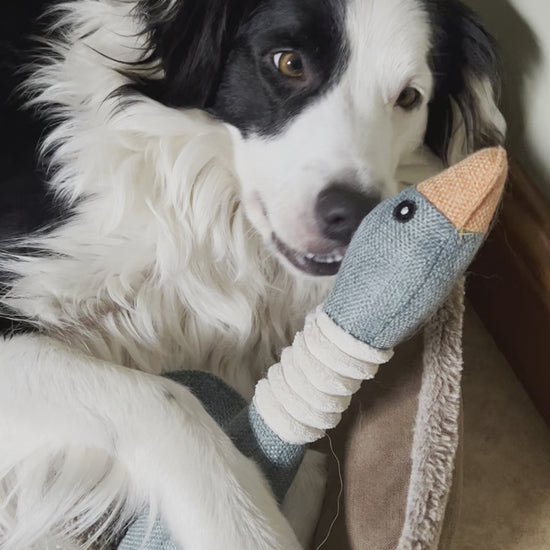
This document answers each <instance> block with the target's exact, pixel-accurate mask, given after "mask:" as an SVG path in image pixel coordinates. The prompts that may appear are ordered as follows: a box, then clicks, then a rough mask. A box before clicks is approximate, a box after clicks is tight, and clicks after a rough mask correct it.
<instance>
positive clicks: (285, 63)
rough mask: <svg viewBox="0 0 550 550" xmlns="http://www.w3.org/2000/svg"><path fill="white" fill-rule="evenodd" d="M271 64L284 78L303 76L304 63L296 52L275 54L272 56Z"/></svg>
mask: <svg viewBox="0 0 550 550" xmlns="http://www.w3.org/2000/svg"><path fill="white" fill-rule="evenodd" d="M273 64H274V65H275V67H277V69H278V71H279V72H281V73H283V74H284V75H285V76H289V77H291V78H300V77H302V76H304V61H303V59H302V56H301V55H300V54H299V53H298V52H293V51H289V52H277V53H276V54H275V55H274V56H273Z"/></svg>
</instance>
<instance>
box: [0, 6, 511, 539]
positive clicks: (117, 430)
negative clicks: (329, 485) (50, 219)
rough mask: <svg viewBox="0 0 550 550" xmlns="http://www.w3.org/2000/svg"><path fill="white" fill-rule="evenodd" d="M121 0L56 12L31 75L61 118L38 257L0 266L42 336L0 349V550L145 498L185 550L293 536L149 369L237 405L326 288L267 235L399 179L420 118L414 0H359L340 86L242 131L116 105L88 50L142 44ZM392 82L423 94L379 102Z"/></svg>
mask: <svg viewBox="0 0 550 550" xmlns="http://www.w3.org/2000/svg"><path fill="white" fill-rule="evenodd" d="M132 6H133V4H132V2H129V1H128V2H115V1H108V0H102V1H92V0H80V1H78V2H76V3H74V4H67V5H66V6H62V7H61V8H60V9H59V12H60V13H59V15H60V21H62V22H63V25H64V27H63V28H64V29H65V30H64V33H65V40H64V41H63V42H56V43H55V44H53V45H50V46H49V47H50V48H53V49H54V50H55V58H53V59H51V61H50V62H46V63H45V64H43V65H42V66H41V67H40V68H38V69H37V71H36V72H35V75H34V77H33V79H32V81H31V86H32V89H33V93H34V95H33V99H32V102H33V103H34V104H35V105H36V106H39V107H43V108H44V109H47V110H48V111H49V114H50V115H52V114H54V115H57V116H58V117H59V118H60V119H61V120H62V121H63V122H62V123H61V124H60V125H59V126H58V127H57V128H56V129H55V130H54V131H53V132H52V133H51V134H50V135H49V136H48V137H47V139H46V143H45V147H46V148H51V150H52V151H53V152H52V153H51V154H52V159H53V168H52V173H51V184H52V189H53V190H54V192H55V193H56V194H57V195H58V196H59V197H61V198H62V199H63V200H65V201H66V202H67V203H68V204H70V205H71V207H72V208H73V210H74V216H73V218H72V219H71V221H69V222H68V223H66V224H64V225H62V226H61V227H59V228H58V229H55V230H53V231H52V232H50V233H48V234H44V235H37V236H36V237H34V238H33V239H32V240H29V239H27V240H26V241H25V246H27V247H32V246H36V247H37V248H38V249H41V250H44V249H45V250H46V251H47V252H48V254H46V255H44V254H39V255H36V256H35V257H17V256H4V257H3V259H2V268H3V269H5V270H8V271H10V272H12V273H14V274H15V275H16V276H17V278H16V280H15V282H14V284H13V287H12V288H11V290H10V291H9V293H8V295H6V296H5V297H4V298H3V302H4V304H5V305H7V306H9V307H10V308H12V309H13V311H15V312H16V314H20V315H23V316H26V317H30V318H32V319H33V320H35V321H36V323H37V325H38V326H39V328H40V329H41V332H42V333H41V334H40V335H18V336H14V337H13V338H10V339H7V340H5V341H3V342H1V343H0V439H1V441H2V446H1V452H0V480H1V481H0V548H2V550H22V549H29V550H36V549H46V548H48V549H49V548H56V547H57V546H56V545H59V546H60V547H61V548H81V547H82V546H83V543H78V542H76V539H77V538H78V535H79V534H81V533H82V532H84V531H86V530H87V529H89V528H90V527H91V526H92V525H96V524H99V525H101V524H105V525H109V526H110V528H111V529H113V528H114V529H115V530H116V529H117V528H119V527H120V525H121V524H122V523H123V522H124V521H126V520H127V519H128V518H129V517H131V516H132V514H134V513H135V511H136V510H139V509H140V508H141V507H142V506H144V505H145V504H148V505H149V506H150V507H151V513H152V515H154V514H155V513H157V512H160V513H161V514H162V517H163V520H164V522H165V523H166V525H167V526H168V527H169V529H170V531H171V533H172V535H173V537H174V540H175V541H176V543H177V544H179V545H181V546H182V547H183V548H187V549H193V550H197V549H205V550H206V549H213V548H227V549H247V548H250V549H263V548H266V549H267V548H280V549H285V550H290V549H292V548H299V547H300V544H299V543H298V540H297V538H296V536H295V535H294V533H293V530H292V529H291V528H290V526H289V523H288V522H287V521H286V520H285V518H284V517H283V514H282V513H281V512H280V511H279V510H278V508H277V505H276V503H275V501H274V499H273V498H272V496H271V494H270V492H269V490H268V488H267V486H266V483H265V481H264V480H263V478H262V476H261V475H260V473H259V471H258V469H257V468H256V467H255V466H254V465H253V464H252V463H251V462H250V461H249V460H247V459H245V458H244V457H242V456H241V455H240V454H239V453H238V452H237V451H236V450H235V448H234V447H233V445H232V443H231V442H230V441H229V439H228V438H227V437H226V436H225V435H224V434H223V432H222V431H221V429H220V428H219V427H218V426H217V425H216V424H215V423H214V422H213V421H212V420H211V419H210V417H209V416H208V415H207V414H206V412H205V411H204V409H203V408H202V406H201V405H200V403H199V402H198V401H197V400H196V399H195V398H194V397H193V396H192V395H191V394H190V392H189V391H188V390H186V389H185V388H183V387H181V386H178V385H176V384H175V383H173V382H171V381H169V380H166V379H163V378H160V377H157V376H154V375H156V374H159V373H162V372H167V371H170V370H178V369H181V368H190V367H191V368H200V369H204V370H208V371H210V372H213V373H215V374H217V375H219V376H221V377H222V378H223V379H224V380H225V381H226V382H228V383H229V384H230V385H232V386H233V387H235V388H236V389H237V390H238V391H240V392H241V393H242V394H243V395H245V396H246V397H248V398H250V397H251V395H252V393H253V388H254V384H255V382H256V381H257V380H258V378H259V377H261V375H262V373H263V372H265V369H266V368H267V367H268V366H269V365H271V364H272V363H274V362H275V361H276V360H277V358H278V355H279V353H280V351H281V350H282V349H283V347H284V346H285V345H288V343H289V341H290V340H291V338H292V336H293V334H294V333H295V332H296V331H297V330H299V329H300V328H301V326H302V325H303V321H304V317H305V314H306V312H307V311H309V310H310V309H311V308H312V307H314V306H315V305H317V304H318V303H319V302H320V301H321V300H322V299H323V296H324V294H325V292H326V290H327V288H328V286H329V285H330V280H327V279H312V278H307V277H304V276H303V275H301V274H299V273H298V272H296V271H295V270H294V269H291V268H288V267H287V266H285V265H284V260H282V259H281V258H278V257H276V255H275V254H273V253H272V251H271V245H270V243H269V239H270V236H271V232H273V231H277V232H278V233H279V234H280V235H281V236H282V238H283V239H284V240H285V242H287V243H289V244H290V245H291V246H292V247H293V248H296V249H300V250H304V249H307V247H308V246H312V244H311V243H315V242H318V240H319V236H318V235H316V234H315V232H316V229H315V228H314V227H313V225H314V224H313V222H312V218H311V216H312V213H311V204H313V202H314V199H315V197H316V195H317V193H319V191H320V190H321V189H322V188H323V187H324V186H326V185H327V184H328V183H329V179H330V178H338V177H340V176H341V175H342V174H345V173H347V172H350V171H352V172H353V173H355V174H359V176H360V180H361V182H362V185H363V186H364V188H365V189H366V188H368V187H369V186H374V185H378V186H380V187H381V190H382V191H383V192H384V194H386V195H387V194H391V193H393V192H394V191H395V190H396V189H397V178H396V175H395V174H396V171H397V169H398V167H399V166H403V165H404V164H405V163H406V161H407V160H408V159H409V158H410V155H411V154H413V153H414V152H415V151H417V150H418V149H419V147H420V145H421V142H422V136H423V132H424V130H425V124H426V116H427V105H426V104H427V99H428V98H429V96H430V94H431V87H432V85H433V83H432V77H431V74H430V72H429V69H428V67H427V65H426V52H427V49H428V47H429V41H428V38H427V36H428V31H427V22H426V21H425V20H424V19H423V18H424V15H423V14H422V13H421V12H420V11H419V10H418V9H416V7H417V6H416V2H415V1H414V0H407V1H403V0H391V1H388V0H376V1H374V2H372V1H369V2H362V1H361V0H356V1H355V2H354V3H353V4H352V6H351V7H350V8H349V9H350V10H351V12H352V13H353V16H352V17H351V18H350V21H352V22H353V23H350V29H349V32H350V35H351V36H352V38H353V37H355V38H356V40H355V42H357V43H361V40H359V39H358V37H366V38H367V40H366V42H365V45H364V47H363V49H361V50H359V51H355V53H354V54H353V55H354V57H353V58H352V60H351V63H350V66H349V68H348V69H347V74H346V75H345V76H344V77H343V78H342V80H341V82H340V83H339V84H338V86H337V87H335V89H334V90H332V91H331V92H330V93H329V94H327V96H326V97H325V98H323V99H322V100H320V101H319V102H317V103H314V104H313V105H312V106H311V107H310V108H308V109H306V110H305V111H304V112H303V113H302V114H301V115H299V116H298V117H297V119H296V120H295V121H293V122H292V123H291V124H290V125H289V127H288V129H287V130H286V131H285V132H284V133H282V134H280V135H279V136H278V137H276V138H272V139H263V138H259V137H257V136H256V137H252V138H249V139H247V140H243V139H242V138H241V137H240V135H238V132H237V131H236V130H235V129H232V128H228V127H227V126H225V125H223V124H220V123H219V122H215V121H213V120H211V119H210V118H209V117H207V116H206V115H205V114H204V113H202V112H199V111H192V110H175V109H172V108H169V107H165V106H162V105H160V104H159V103H156V102H154V101H152V100H148V99H145V98H144V99H143V100H142V101H140V102H138V103H135V104H128V105H127V106H125V107H123V108H122V109H117V107H118V106H119V105H118V99H117V98H116V97H113V98H109V94H110V92H112V91H115V90H116V89H117V88H119V87H120V86H121V85H122V84H124V83H125V82H126V81H127V77H125V76H123V75H122V74H121V73H119V72H117V71H116V70H115V69H116V68H117V67H119V66H120V62H116V61H113V60H110V59H109V58H108V57H106V56H105V55H102V54H106V55H107V56H109V57H110V58H112V59H117V60H121V59H123V60H126V61H128V62H131V61H133V60H135V58H136V56H140V55H143V49H142V50H141V51H140V48H145V43H143V42H141V41H142V40H143V37H141V38H140V37H139V36H140V35H139V34H138V31H139V30H140V29H139V26H138V23H137V22H136V20H135V19H134V18H133V16H132V13H131V9H132ZM403 8H406V9H405V10H404V9H403ZM167 9H169V6H168V3H167ZM409 9H410V12H409ZM365 11H367V12H368V13H365ZM390 15H391V19H392V20H393V21H394V22H395V25H397V27H396V28H387V27H385V23H383V22H384V21H386V20H387V18H388V17H390ZM363 21H369V22H370V23H369V24H370V25H372V27H368V28H366V27H365V26H364V24H363V23H361V22H363ZM361 25H363V26H361ZM384 29H387V30H386V31H385V32H387V33H388V35H387V36H380V32H382V31H383V30H384ZM410 29H413V30H412V31H410ZM403 35H405V36H404V37H403ZM395 36H401V37H402V40H401V41H400V40H395V39H394V37H395ZM407 37H408V38H407ZM411 40H412V44H413V46H414V47H411ZM355 42H354V43H355ZM387 48H390V50H389V51H387V54H388V57H387V59H386V60H385V59H384V56H379V55H373V52H376V54H378V52H379V51H386V50H385V49H387ZM98 52H101V53H98ZM362 67H368V69H360V68H362ZM127 68H128V67H127ZM128 70H131V69H130V68H128ZM151 70H152V71H153V70H154V69H151ZM396 75H401V76H403V75H404V76H405V77H406V78H401V79H400V78H398V77H397V76H396ZM411 79H412V80H413V81H414V82H415V85H416V86H417V87H419V89H421V90H422V91H423V93H424V95H425V99H424V105H423V107H422V108H421V109H418V110H417V111H416V112H415V113H414V114H406V113H401V112H400V113H396V112H395V111H393V110H392V107H391V102H392V100H394V99H395V97H396V95H398V94H399V91H400V90H401V89H402V87H403V86H404V85H406V84H407V82H408V81H411ZM478 88H479V90H480V93H481V91H482V90H484V87H483V85H481V84H480V86H479V87H478ZM486 102H487V105H488V107H487V109H486V110H487V116H488V117H492V119H493V120H494V119H497V120H499V119H498V117H499V116H500V115H499V114H498V111H496V112H495V111H491V109H493V105H494V103H492V98H491V97H490V94H487V98H486ZM407 117H409V118H407ZM410 117H412V119H411V118H410ZM310 138H311V140H310V141H309V142H308V141H307V140H308V139H310ZM455 141H456V142H457V143H458V142H460V139H457V140H455ZM298 147H300V148H301V150H302V151H303V155H301V156H300V157H299V159H300V163H299V164H298V165H293V166H291V165H290V164H289V162H291V161H294V159H295V151H296V149H297V148H298ZM457 147H458V149H460V148H462V145H460V144H459V145H458V146H457ZM285 163H286V164H285ZM423 175H424V174H423ZM281 185H282V186H283V187H280V186H281ZM277 186H279V187H277ZM284 186H287V188H288V190H285V188H284ZM290 190H292V192H290ZM258 196H261V200H262V202H263V204H264V206H266V207H267V213H268V214H267V216H266V213H265V212H263V211H262V207H261V206H260V205H259V202H258ZM128 367H130V368H128ZM167 389H169V392H170V393H171V394H174V395H176V396H177V400H176V401H172V400H167V399H166V397H165V392H166V390H167ZM307 464H310V465H313V466H312V467H311V468H307V467H306V468H302V469H301V472H300V473H299V475H298V478H297V480H296V482H295V484H294V486H293V487H292V488H291V491H290V493H289V495H288V497H287V500H286V502H285V505H284V506H283V511H286V513H287V515H288V516H289V517H290V518H291V521H292V523H293V524H294V525H295V527H296V528H297V530H298V531H299V533H298V534H299V537H300V540H301V541H302V543H303V544H305V542H304V541H306V540H307V539H308V538H309V537H310V535H311V526H312V525H313V524H314V518H315V517H316V513H317V511H318V509H319V506H320V501H321V494H322V486H323V478H322V475H321V473H320V472H322V467H321V464H320V462H319V458H318V457H316V456H310V457H308V458H307V459H306V465H307ZM304 499H305V500H304ZM308 501H309V502H308ZM296 502H300V504H299V505H296ZM298 510H300V511H301V513H302V514H303V517H302V516H300V515H298V513H297V512H298ZM106 511H107V512H109V514H110V516H109V517H107V518H106V517H105V516H104V514H105V513H106ZM102 516H103V517H102ZM306 516H307V517H309V521H305V519H304V518H305V517H306ZM113 521H114V523H112V522H113Z"/></svg>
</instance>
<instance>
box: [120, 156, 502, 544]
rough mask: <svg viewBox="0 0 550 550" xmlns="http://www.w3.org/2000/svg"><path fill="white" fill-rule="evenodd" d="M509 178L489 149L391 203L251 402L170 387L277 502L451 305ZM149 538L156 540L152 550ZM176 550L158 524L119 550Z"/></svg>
mask: <svg viewBox="0 0 550 550" xmlns="http://www.w3.org/2000/svg"><path fill="white" fill-rule="evenodd" d="M506 175H507V159H506V152H505V151H504V149H502V148H492V149H484V150H482V151H480V152H478V153H476V154H474V155H472V156H470V157H468V158H467V159H466V160H464V161H463V162H461V163H459V164H457V165H455V166H454V167H452V168H450V169H448V170H446V171H445V172H443V173H441V174H439V175H438V176H436V177H434V178H432V179H430V180H427V181H425V182H423V183H421V184H420V185H418V186H417V187H416V188H409V189H406V190H405V191H403V192H402V193H400V194H398V195H396V196H394V197H392V198H390V199H387V200H385V201H384V202H382V203H381V204H380V205H378V206H377V207H376V208H375V209H374V210H372V211H371V212H370V213H369V215H368V216H367V217H366V218H365V219H364V220H363V222H362V223H361V225H360V227H359V229H358V230H357V232H356V233H355V235H354V237H353V239H352V241H351V243H350V245H349V248H348V251H347V252H346V255H345V258H344V260H343V263H342V266H341V268H340V271H339V273H338V276H337V278H336V282H335V285H334V287H333V289H332V290H331V292H330V293H329V295H328V297H327V299H326V301H325V302H324V304H323V305H321V306H319V307H318V308H317V310H315V311H314V312H313V313H311V314H310V315H309V316H308V317H307V319H306V322H305V327H304V329H303V331H302V332H299V333H298V334H296V337H295V339H294V342H293V344H292V346H290V347H288V348H286V349H285V350H284V351H283V353H282V356H281V360H280V362H279V363H277V364H276V365H273V366H272V367H270V368H269V370H268V372H267V376H266V377H265V378H263V379H262V380H260V381H259V382H258V384H257V386H256V391H255V395H254V398H253V402H252V403H251V404H250V405H249V406H246V404H245V402H244V400H243V399H242V398H241V397H240V396H239V395H238V394H236V392H234V391H233V390H232V389H231V388H229V387H227V386H226V385H225V384H224V383H223V382H221V381H220V380H218V379H217V378H215V377H213V376H212V375H209V374H206V373H202V372H197V371H184V372H180V373H176V374H174V375H171V376H172V377H173V378H175V379H177V380H179V381H181V382H183V383H185V384H186V385H187V386H188V387H189V388H190V389H191V391H193V392H194V393H195V394H196V396H197V397H198V398H199V399H201V401H202V402H203V404H204V406H205V407H206V409H207V411H208V412H209V413H210V414H211V415H212V416H213V417H214V418H215V419H216V421H217V422H218V423H219V424H220V425H221V426H222V427H223V428H224V430H225V431H226V433H227V434H229V436H230V437H231V438H232V439H233V441H234V443H235V445H236V446H237V447H238V448H239V449H240V450H241V452H243V453H244V454H245V455H247V456H249V457H252V458H253V459H254V460H256V462H257V463H258V464H259V465H260V467H261V468H262V470H263V472H264V474H265V475H266V477H267V479H268V480H269V482H270V484H271V487H272V489H273V492H274V494H275V496H276V498H277V499H278V501H279V502H281V501H282V499H283V498H284V495H285V493H286V491H287V489H288V487H289V486H290V483H291V482H292V480H293V478H294V475H295V473H296V471H297V469H298V467H299V465H300V462H301V460H302V457H303V454H304V452H305V448H306V444H308V443H311V442H313V441H315V440H317V439H320V438H322V437H323V436H324V435H325V432H326V430H329V429H331V428H334V427H335V426H336V425H337V424H338V422H339V421H340V418H341V414H342V412H343V411H345V410H346V409H347V407H348V406H349V404H350V401H351V396H352V395H353V394H354V393H355V392H356V391H357V390H358V389H359V387H360V385H361V383H362V381H363V380H368V379H371V378H373V377H374V376H375V375H376V373H377V371H378V368H379V365H381V364H383V363H385V362H387V361H388V360H389V359H390V358H391V356H392V354H393V351H392V348H393V347H394V346H395V345H396V344H398V343H399V342H401V341H403V340H404V339H406V338H407V337H408V336H410V335H411V334H412V333H413V332H414V331H415V330H416V329H417V328H418V327H419V326H420V325H421V324H422V322H423V321H425V320H426V319H427V318H428V317H429V316H430V315H431V314H432V313H433V312H434V311H435V310H436V309H437V307H438V306H439V305H440V304H441V302H442V301H443V300H444V298H445V297H446V296H447V294H448V292H449V291H450V290H451V288H452V286H453V284H454V283H455V281H456V280H457V279H458V278H459V277H460V276H461V275H462V274H463V273H464V271H465V270H466V269H467V267H468V265H469V264H470V262H471V261H472V259H473V257H474V255H475V253H476V252H477V250H478V249H479V247H480V245H481V244H482V242H483V240H484V238H485V235H486V233H487V231H488V228H489V225H490V223H491V220H492V219H493V216H494V213H495V211H496V208H497V206H498V203H499V201H500V197H501V195H502V190H503V188H504V183H505V180H506ZM147 533H150V536H149V538H148V540H147V541H145V542H144V537H145V535H146V534H147ZM137 548H144V549H147V550H175V549H176V547H175V546H174V544H173V543H172V542H171V541H170V538H169V535H168V533H167V532H166V531H165V530H164V529H163V527H162V524H161V523H160V522H159V521H158V520H157V522H156V523H155V524H154V526H153V528H152V530H151V529H147V515H146V514H145V515H144V516H143V517H140V518H138V520H137V521H136V522H135V523H134V524H133V525H132V526H131V527H130V529H129V531H128V533H127V534H126V536H125V538H124V539H123V541H122V543H121V544H120V546H119V550H136V549H137Z"/></svg>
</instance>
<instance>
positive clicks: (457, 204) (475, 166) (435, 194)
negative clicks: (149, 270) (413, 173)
mask: <svg viewBox="0 0 550 550" xmlns="http://www.w3.org/2000/svg"><path fill="white" fill-rule="evenodd" d="M507 175H508V161H507V157H506V151H505V150H504V149H503V148H502V147H493V148H491V149H483V150H481V151H479V152H477V153H475V154H473V155H471V156H469V157H468V158H466V159H465V160H463V161H462V162H460V163H458V164H456V165H454V166H452V167H451V168H449V169H448V170H445V171H444V172H442V173H441V174H438V175H437V176H435V177H433V178H431V179H429V180H426V181H425V182H423V183H421V184H420V185H419V186H418V187H417V191H418V192H419V193H421V194H422V195H423V196H424V197H425V198H426V199H427V200H428V201H429V202H430V203H431V204H432V205H433V206H435V207H436V208H437V209H438V210H439V211H440V212H441V213H442V214H443V215H444V216H445V217H446V218H447V219H448V220H449V221H450V222H451V223H452V224H453V225H454V226H455V227H456V228H457V229H458V230H461V231H467V232H474V233H486V232H487V230H488V229H489V224H490V223H491V220H492V219H493V216H494V214H495V211H496V209H497V206H498V204H499V202H500V198H501V196H502V191H503V189H504V184H505V182H506V177H507Z"/></svg>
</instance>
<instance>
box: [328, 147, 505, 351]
mask: <svg viewBox="0 0 550 550" xmlns="http://www.w3.org/2000/svg"><path fill="white" fill-rule="evenodd" d="M507 172H508V163H507V157H506V152H505V150H504V149H503V148H501V147H495V148H490V149H484V150H481V151H479V152H478V153H475V154H473V155H471V156H470V157H468V158H466V159H465V160H464V161H462V162H461V163H459V164H456V165H455V166H453V167H451V168H449V169H448V170H445V171H444V172H442V173H441V174H439V175H437V176H435V177H433V178H431V179H429V180H427V181H425V182H423V183H421V184H419V185H418V186H417V187H416V188H409V189H406V190H405V191H403V192H401V193H400V194H398V195H396V196H394V197H392V198H390V199H387V200H385V201H384V202H382V203H381V204H380V205H378V207H377V208H375V209H374V210H373V211H371V212H370V213H369V215H368V216H367V217H366V218H365V219H364V220H363V222H362V223H361V225H360V227H359V229H358V230H357V232H356V233H355V235H354V237H353V239H352V242H351V244H350V247H349V249H348V252H347V253H346V256H345V258H344V261H343V263H342V266H341V268H340V273H339V275H338V277H337V279H336V283H335V286H334V289H333V290H332V291H331V293H330V294H329V297H328V298H327V301H326V302H325V305H324V310H325V312H326V313H327V314H328V315H329V317H331V318H332V320H333V321H335V322H336V323H337V324H338V325H339V326H342V327H345V329H346V330H347V331H348V332H349V333H350V334H352V335H353V336H355V337H356V338H358V339H360V340H362V341H363V342H367V343H368V344H370V345H371V346H373V347H376V348H380V349H384V348H390V347H393V346H394V345H395V344H397V343H398V342H400V341H401V340H403V339H404V338H405V337H406V336H407V335H409V334H410V333H411V332H413V331H414V329H416V328H417V327H418V325H419V324H420V323H421V322H422V320H424V319H425V318H426V317H427V316H429V314H430V313H432V312H433V311H434V310H435V309H436V308H437V306H438V305H439V304H440V303H441V301H442V300H443V299H444V298H445V296H446V295H447V294H448V292H449V291H450V289H451V287H452V285H453V283H454V282H455V281H456V280H457V279H458V278H459V277H460V276H461V275H462V274H463V273H464V271H465V270H466V269H467V267H468V265H469V264H470V262H471V261H472V259H473V257H474V255H475V253H476V252H477V250H478V249H479V247H480V246H481V244H482V242H483V240H484V238H485V236H486V233H487V231H488V229H489V227H490V224H491V220H492V219H493V217H494V215H495V212H496V209H497V206H498V204H499V202H500V198H501V196H502V191H503V189H504V184H505V181H506V176H507Z"/></svg>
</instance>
